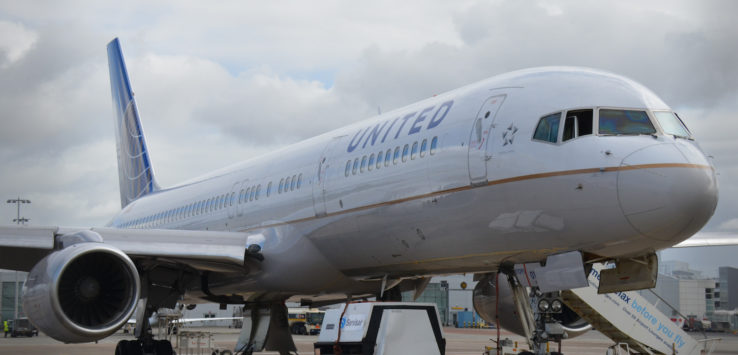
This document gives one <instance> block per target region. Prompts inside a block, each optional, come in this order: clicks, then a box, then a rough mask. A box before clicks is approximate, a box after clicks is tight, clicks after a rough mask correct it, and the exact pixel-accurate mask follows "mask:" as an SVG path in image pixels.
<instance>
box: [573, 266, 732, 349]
mask: <svg viewBox="0 0 738 355" xmlns="http://www.w3.org/2000/svg"><path fill="white" fill-rule="evenodd" d="M600 270H601V267H597V266H595V267H594V268H592V271H591V272H590V274H589V279H588V281H589V287H582V288H576V289H572V290H568V291H562V294H561V298H562V300H563V301H564V303H566V304H567V305H568V306H569V307H570V308H571V309H572V310H574V311H575V312H576V313H577V314H579V315H580V316H581V317H582V318H584V320H586V321H587V322H588V323H589V324H591V325H592V327H594V329H596V330H598V331H599V332H600V333H602V334H603V335H605V336H607V337H608V338H610V339H612V340H613V341H614V342H615V343H616V345H614V346H612V347H611V348H610V349H608V352H607V354H608V355H626V354H627V355H630V354H669V355H671V354H674V355H676V354H678V355H702V354H705V355H706V354H710V353H711V352H712V351H713V350H714V348H715V345H716V343H717V341H719V340H720V339H702V340H696V339H694V338H693V337H692V336H690V335H689V334H687V333H686V332H685V331H683V330H682V329H681V327H680V326H679V325H677V324H676V323H674V322H673V321H672V320H671V319H670V318H669V317H667V316H666V315H664V314H663V313H662V312H661V311H659V310H658V309H657V305H658V304H659V303H660V302H662V301H661V299H660V298H659V300H658V301H657V303H656V304H652V303H651V302H649V301H648V300H646V299H645V298H644V297H643V296H642V295H641V294H640V293H638V292H637V291H629V292H616V293H606V294H598V293H597V287H598V286H599V271H600ZM664 303H665V302H664ZM670 307H671V306H670Z"/></svg>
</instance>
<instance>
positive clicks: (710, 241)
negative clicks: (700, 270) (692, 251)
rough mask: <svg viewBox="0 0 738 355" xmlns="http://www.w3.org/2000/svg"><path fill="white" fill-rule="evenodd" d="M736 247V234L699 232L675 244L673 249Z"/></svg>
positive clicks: (737, 236)
mask: <svg viewBox="0 0 738 355" xmlns="http://www.w3.org/2000/svg"><path fill="white" fill-rule="evenodd" d="M728 245H738V234H735V233H721V232H701V233H697V234H695V235H693V236H692V237H691V238H689V239H687V240H685V241H683V242H681V243H679V244H677V245H675V246H674V248H691V247H717V246H728Z"/></svg>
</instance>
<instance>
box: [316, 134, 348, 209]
mask: <svg viewBox="0 0 738 355" xmlns="http://www.w3.org/2000/svg"><path fill="white" fill-rule="evenodd" d="M343 137H346V136H338V137H333V139H331V141H330V142H328V145H326V146H325V149H323V154H321V155H320V161H319V162H318V175H317V177H318V181H317V183H315V184H313V208H314V209H315V216H317V217H320V216H323V215H325V213H326V207H325V194H326V182H327V181H328V179H329V176H330V175H335V174H337V173H338V171H337V170H336V169H337V167H335V166H332V165H331V164H332V163H331V158H332V157H333V155H335V152H336V151H337V149H338V147H339V146H340V145H339V144H338V143H339V142H340V141H341V138H343ZM329 174H330V175H329Z"/></svg>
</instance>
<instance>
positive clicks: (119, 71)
mask: <svg viewBox="0 0 738 355" xmlns="http://www.w3.org/2000/svg"><path fill="white" fill-rule="evenodd" d="M108 69H110V90H111V92H112V95H113V111H115V113H116V117H115V118H116V121H115V133H116V136H115V138H116V148H117V152H118V181H119V184H120V204H121V208H122V207H125V206H126V205H128V204H129V203H131V202H132V201H134V200H135V199H137V198H139V197H141V196H144V195H146V194H149V193H151V192H154V191H156V190H159V185H158V184H157V183H156V179H155V178H154V171H153V169H152V167H151V160H150V159H149V150H148V148H146V140H145V139H144V134H143V130H142V128H141V120H140V119H139V116H138V109H137V108H136V101H135V99H134V98H133V91H131V83H130V82H129V80H128V71H127V70H126V64H125V62H124V61H123V54H122V52H121V49H120V43H119V42H118V38H115V39H113V40H112V41H110V43H108Z"/></svg>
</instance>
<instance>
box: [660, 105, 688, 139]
mask: <svg viewBox="0 0 738 355" xmlns="http://www.w3.org/2000/svg"><path fill="white" fill-rule="evenodd" d="M653 115H654V116H656V120H657V121H659V125H661V128H662V129H663V130H664V133H666V134H670V135H673V136H677V137H684V138H690V137H691V134H689V130H687V127H686V126H685V125H684V122H682V120H680V119H679V116H677V115H676V114H675V113H673V112H669V111H654V113H653Z"/></svg>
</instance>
